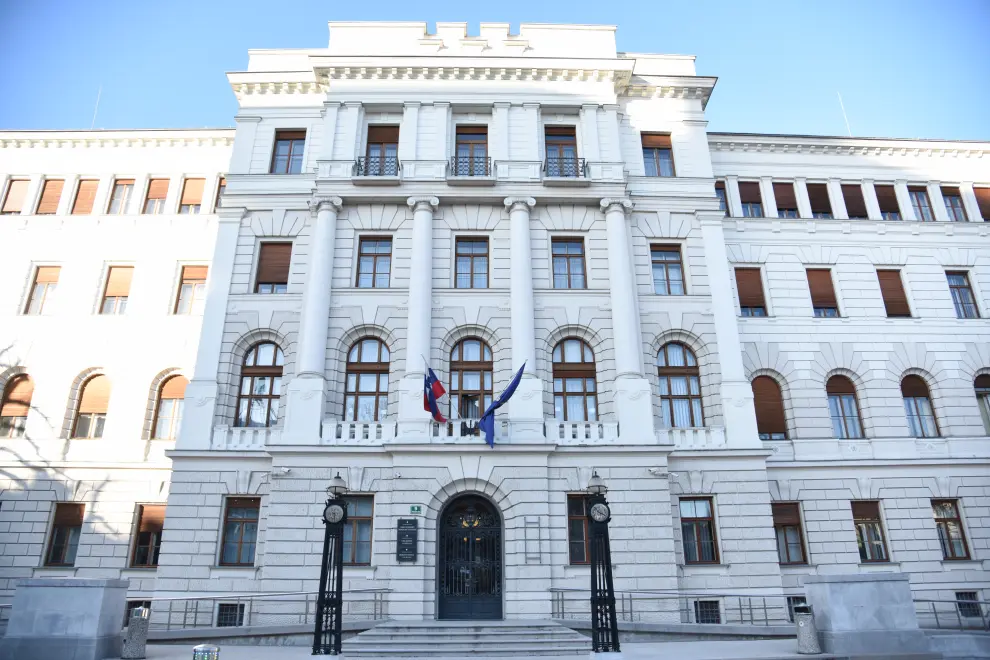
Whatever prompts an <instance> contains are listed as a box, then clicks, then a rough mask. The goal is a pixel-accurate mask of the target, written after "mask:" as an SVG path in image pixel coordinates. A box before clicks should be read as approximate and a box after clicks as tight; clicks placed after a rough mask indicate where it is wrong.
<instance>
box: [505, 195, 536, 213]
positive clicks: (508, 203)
mask: <svg viewBox="0 0 990 660" xmlns="http://www.w3.org/2000/svg"><path fill="white" fill-rule="evenodd" d="M502 203H503V204H505V208H506V210H508V211H512V209H513V208H514V207H515V206H516V204H522V205H524V207H525V208H526V210H527V211H528V210H529V209H531V208H533V207H534V206H536V199H534V198H532V197H506V198H505V199H504V200H502Z"/></svg>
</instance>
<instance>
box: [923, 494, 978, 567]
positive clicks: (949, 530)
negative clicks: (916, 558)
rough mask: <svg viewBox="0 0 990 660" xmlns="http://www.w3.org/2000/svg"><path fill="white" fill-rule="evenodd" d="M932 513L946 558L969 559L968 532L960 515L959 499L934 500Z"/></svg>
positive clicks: (943, 554)
mask: <svg viewBox="0 0 990 660" xmlns="http://www.w3.org/2000/svg"><path fill="white" fill-rule="evenodd" d="M932 515H934V516H935V527H936V529H938V542H939V543H940V544H941V545H942V556H943V557H944V558H946V559H969V547H968V546H967V545H966V533H965V532H963V526H962V518H961V517H960V516H959V500H932Z"/></svg>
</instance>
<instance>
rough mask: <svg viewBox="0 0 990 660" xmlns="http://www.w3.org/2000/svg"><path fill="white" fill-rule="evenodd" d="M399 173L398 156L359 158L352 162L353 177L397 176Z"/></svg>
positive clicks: (400, 164)
mask: <svg viewBox="0 0 990 660" xmlns="http://www.w3.org/2000/svg"><path fill="white" fill-rule="evenodd" d="M401 172H402V163H401V162H399V157H398V156H361V157H360V158H358V159H357V160H356V161H354V170H353V173H354V176H399V174H400V173H401Z"/></svg>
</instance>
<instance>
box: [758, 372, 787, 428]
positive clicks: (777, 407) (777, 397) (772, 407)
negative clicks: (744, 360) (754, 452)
mask: <svg viewBox="0 0 990 660" xmlns="http://www.w3.org/2000/svg"><path fill="white" fill-rule="evenodd" d="M752 385H753V403H754V405H755V407H756V427H757V431H758V432H760V433H787V422H786V421H785V419H784V400H783V397H782V396H781V394H780V385H778V384H777V381H775V380H774V379H773V378H771V377H770V376H757V377H756V378H754V379H753V384H752Z"/></svg>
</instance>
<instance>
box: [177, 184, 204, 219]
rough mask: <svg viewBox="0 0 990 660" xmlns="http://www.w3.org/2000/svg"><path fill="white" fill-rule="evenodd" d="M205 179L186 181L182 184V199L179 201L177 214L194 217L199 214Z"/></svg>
mask: <svg viewBox="0 0 990 660" xmlns="http://www.w3.org/2000/svg"><path fill="white" fill-rule="evenodd" d="M204 185H206V179H186V182H185V183H184V184H182V198H181V199H180V200H179V213H180V214H182V215H194V214H197V213H199V211H200V207H201V206H202V204H203V186H204Z"/></svg>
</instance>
